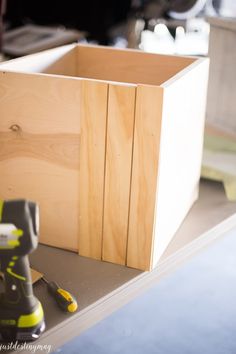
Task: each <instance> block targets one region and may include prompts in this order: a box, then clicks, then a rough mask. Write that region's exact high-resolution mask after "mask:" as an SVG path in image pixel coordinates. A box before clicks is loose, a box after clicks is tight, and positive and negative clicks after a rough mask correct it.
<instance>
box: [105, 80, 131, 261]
mask: <svg viewBox="0 0 236 354" xmlns="http://www.w3.org/2000/svg"><path fill="white" fill-rule="evenodd" d="M134 109H135V88H134V87H127V86H122V85H113V84H110V85H109V99H108V121H107V145H106V175H105V194H104V222H103V254H102V259H103V260H105V261H109V262H113V263H118V264H125V262H126V247H127V231H128V213H129V198H130V178H131V163H132V147H133V129H134Z"/></svg>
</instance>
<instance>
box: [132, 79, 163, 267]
mask: <svg viewBox="0 0 236 354" xmlns="http://www.w3.org/2000/svg"><path fill="white" fill-rule="evenodd" d="M162 99H163V89H162V88H161V87H154V86H138V87H137V97H136V114H135V131H134V151H133V169H132V182H131V194H130V217H129V231H128V250H127V266H129V267H133V268H138V269H142V270H149V269H150V268H151V266H152V251H153V250H152V247H153V229H154V219H155V201H156V188H157V178H158V163H159V161H158V160H159V145H160V133H161V117H162Z"/></svg>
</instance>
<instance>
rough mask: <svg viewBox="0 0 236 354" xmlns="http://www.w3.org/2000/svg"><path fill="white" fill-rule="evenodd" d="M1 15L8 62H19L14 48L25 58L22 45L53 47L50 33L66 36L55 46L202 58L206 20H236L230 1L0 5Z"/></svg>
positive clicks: (72, 0)
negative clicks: (126, 49) (10, 59)
mask: <svg viewBox="0 0 236 354" xmlns="http://www.w3.org/2000/svg"><path fill="white" fill-rule="evenodd" d="M0 9H1V10H0V11H1V24H0V31H1V37H2V40H1V42H2V51H3V52H4V53H5V54H7V55H9V56H12V57H14V56H15V57H16V56H19V50H18V51H17V50H15V52H14V49H13V48H12V47H13V44H14V45H15V46H16V47H17V43H19V45H20V44H21V49H22V53H20V54H22V55H24V54H28V53H29V51H30V49H29V48H28V49H27V50H26V51H25V52H24V50H23V48H22V44H24V42H25V41H27V44H28V45H29V44H30V41H32V42H33V43H34V44H35V43H36V42H37V40H38V41H39V42H40V41H41V42H43V40H45V39H47V40H46V41H45V45H44V47H43V48H42V49H47V47H53V45H54V43H53V38H51V39H52V41H51V42H50V43H49V41H48V39H49V37H50V36H51V37H53V32H52V28H53V29H54V31H57V34H58V32H60V33H61V34H62V33H63V31H64V39H63V40H61V42H60V43H58V42H55V46H56V45H58V44H65V43H68V42H73V41H75V40H76V39H77V40H80V41H81V40H83V41H87V42H92V43H98V44H103V45H112V46H118V47H123V48H124V47H129V48H140V49H142V50H144V51H148V52H154V53H168V54H171V53H177V54H197V55H206V54H207V52H208V36H209V24H208V21H207V17H209V16H211V17H212V16H214V17H218V16H220V17H236V1H234V0H109V1H108V0H100V1H95V0H89V1H76V0H67V1H66V2H64V1H56V0H50V1H46V0H40V1H39V0H34V1H31V0H17V1H16V0H0ZM29 25H30V27H29ZM34 26H43V27H44V28H45V29H46V28H48V27H50V30H51V32H50V31H49V32H48V33H46V32H44V34H43V35H42V33H41V32H40V28H39V27H37V28H36V27H34ZM19 28H20V29H21V31H20V32H17V31H14V32H12V30H14V29H19ZM22 28H25V31H22ZM26 29H27V31H26ZM36 29H37V30H38V31H39V32H37V33H38V36H37V33H36ZM71 30H72V31H71ZM78 32H79V33H78ZM65 34H67V36H65ZM13 35H14V36H16V37H14V36H13ZM70 35H71V36H70ZM13 40H15V43H13ZM9 44H11V46H10V47H11V48H9ZM40 48H41V47H40ZM33 51H37V48H36V49H34V50H33V49H32V50H31V52H33Z"/></svg>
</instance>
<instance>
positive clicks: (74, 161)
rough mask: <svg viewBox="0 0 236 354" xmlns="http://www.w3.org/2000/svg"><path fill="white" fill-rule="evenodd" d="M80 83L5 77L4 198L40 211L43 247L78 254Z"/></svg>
mask: <svg viewBox="0 0 236 354" xmlns="http://www.w3.org/2000/svg"><path fill="white" fill-rule="evenodd" d="M80 99H81V81H80V80H78V79H74V80H65V79H64V78H59V77H47V76H36V75H34V74H22V73H21V74H20V73H18V74H15V73H8V72H5V73H4V72H0V117H1V119H0V170H1V184H0V196H1V198H2V199H9V198H27V199H31V200H35V201H36V202H38V203H39V206H40V216H41V229H40V242H42V243H46V244H49V245H52V246H57V247H61V248H65V249H72V250H78V233H79V228H78V226H79V215H78V199H79V185H78V180H79V138H80V109H79V107H80Z"/></svg>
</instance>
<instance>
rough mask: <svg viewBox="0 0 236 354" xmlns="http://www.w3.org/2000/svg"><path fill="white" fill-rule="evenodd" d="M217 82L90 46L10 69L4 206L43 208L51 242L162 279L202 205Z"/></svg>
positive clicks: (201, 68)
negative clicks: (180, 232)
mask: <svg viewBox="0 0 236 354" xmlns="http://www.w3.org/2000/svg"><path fill="white" fill-rule="evenodd" d="M207 73H208V60H207V59H203V58H202V59H198V58H193V57H184V58H183V57H178V56H166V55H157V54H148V53H143V52H141V51H135V50H119V49H113V48H105V47H96V46H84V45H69V46H64V47H61V48H56V49H52V50H48V51H45V52H41V53H38V54H35V55H30V56H28V57H24V58H20V59H15V60H12V61H9V62H6V63H5V64H1V65H0V114H1V121H0V147H1V150H0V169H1V184H0V197H1V198H2V199H3V198H4V199H7V198H16V197H23V198H28V199H33V200H36V201H38V202H39V204H40V207H41V242H43V243H46V244H49V245H53V246H56V247H61V248H65V249H70V250H75V251H78V252H79V254H80V255H83V256H86V257H92V258H95V259H98V260H105V261H109V262H113V263H119V264H123V265H127V266H130V267H135V268H139V269H142V270H149V269H152V268H153V267H154V266H155V265H156V263H157V261H158V259H159V258H160V256H161V254H162V253H163V252H164V249H165V248H166V247H167V244H168V243H169V242H170V240H171V238H172V237H173V236H174V233H175V232H176V230H177V228H178V227H179V225H180V223H181V222H182V221H183V219H184V217H185V215H186V213H187V212H188V210H189V208H190V207H191V205H192V203H193V201H194V200H195V199H196V196H197V187H198V182H199V175H200V167H201V163H200V160H201V152H202V134H203V122H204V109H205V94H206V86H207ZM169 206H170V207H169ZM175 210H177V212H176V213H175Z"/></svg>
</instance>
